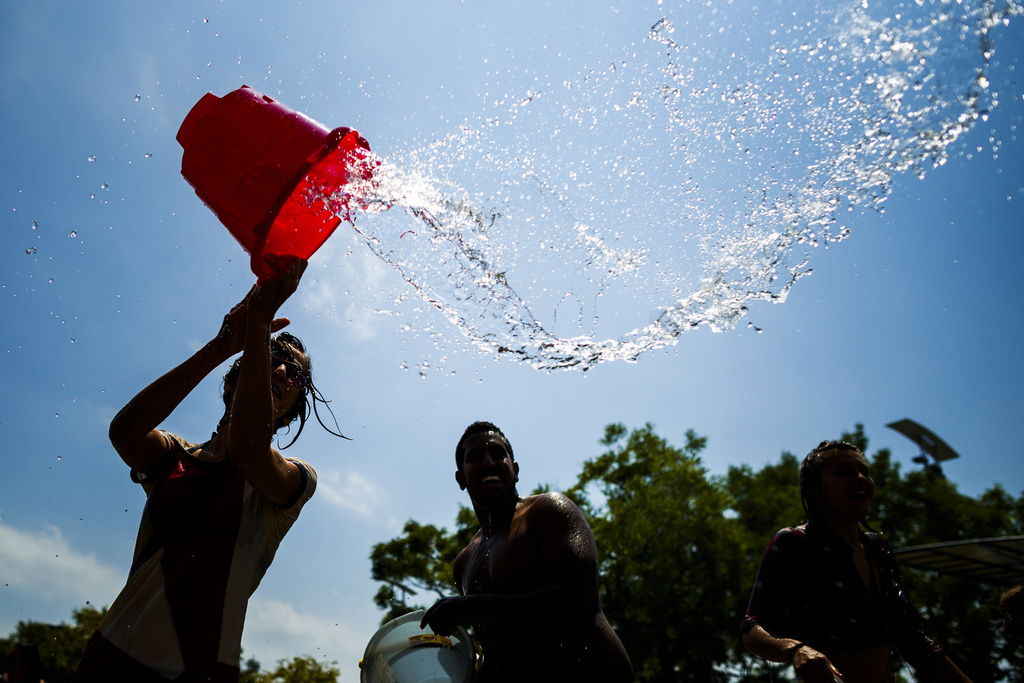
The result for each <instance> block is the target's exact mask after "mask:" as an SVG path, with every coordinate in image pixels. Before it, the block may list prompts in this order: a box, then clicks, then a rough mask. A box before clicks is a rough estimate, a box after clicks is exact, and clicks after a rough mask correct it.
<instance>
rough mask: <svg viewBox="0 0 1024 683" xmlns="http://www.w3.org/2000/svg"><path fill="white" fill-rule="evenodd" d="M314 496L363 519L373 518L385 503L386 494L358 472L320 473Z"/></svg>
mask: <svg viewBox="0 0 1024 683" xmlns="http://www.w3.org/2000/svg"><path fill="white" fill-rule="evenodd" d="M316 494H317V496H319V497H320V499H321V500H327V502H329V503H331V504H332V505H337V506H338V507H340V508H344V509H346V510H351V511H352V512H355V513H356V514H358V515H361V516H363V517H373V516H374V515H375V512H376V511H377V510H379V509H381V508H382V507H383V506H384V504H385V502H386V501H387V493H386V492H385V491H384V489H382V488H381V487H379V486H377V485H376V484H374V483H373V482H371V481H370V480H369V479H367V478H366V477H364V476H363V475H361V474H360V473H358V472H353V471H349V472H345V473H342V472H338V471H329V472H320V473H319V474H318V475H317V482H316Z"/></svg>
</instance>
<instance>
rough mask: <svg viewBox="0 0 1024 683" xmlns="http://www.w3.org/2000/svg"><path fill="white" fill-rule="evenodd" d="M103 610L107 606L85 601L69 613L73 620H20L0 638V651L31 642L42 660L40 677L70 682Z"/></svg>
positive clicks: (51, 681)
mask: <svg viewBox="0 0 1024 683" xmlns="http://www.w3.org/2000/svg"><path fill="white" fill-rule="evenodd" d="M106 613H107V610H106V608H104V609H102V610H98V609H96V608H95V607H92V606H90V605H86V606H84V607H82V608H80V609H76V610H74V611H73V612H72V613H71V617H72V619H73V621H74V624H67V623H65V622H63V621H62V622H61V623H59V624H56V625H54V624H44V623H42V622H38V621H19V622H18V625H17V626H16V627H15V629H14V631H12V632H11V633H10V634H9V635H8V636H7V637H6V638H0V652H3V653H4V655H6V654H7V653H8V652H10V650H11V648H12V647H13V646H14V645H16V644H19V643H25V644H28V645H34V646H35V647H36V648H37V649H38V650H39V657H40V659H41V661H42V677H43V680H45V681H46V682H47V683H69V682H70V681H71V677H72V676H73V675H74V673H75V667H77V666H78V660H80V659H81V658H82V653H83V652H85V646H86V644H87V643H88V642H89V638H91V637H92V633H93V631H95V630H96V627H97V626H99V623H100V620H102V619H103V615H104V614H106Z"/></svg>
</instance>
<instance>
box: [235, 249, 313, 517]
mask: <svg viewBox="0 0 1024 683" xmlns="http://www.w3.org/2000/svg"><path fill="white" fill-rule="evenodd" d="M305 269H306V262H305V261H304V260H301V259H294V260H291V261H290V262H289V263H288V265H287V267H286V268H285V269H283V270H282V271H281V272H279V273H278V274H277V275H275V276H274V277H272V278H271V279H270V280H268V281H267V282H265V283H263V284H262V285H257V286H256V287H255V288H254V289H253V290H252V292H250V294H249V297H248V298H247V299H246V301H245V307H246V323H245V333H244V338H243V349H242V352H243V353H242V367H241V370H240V372H239V375H238V384H237V385H236V386H235V388H234V397H233V398H232V401H231V412H230V418H229V420H228V428H227V457H228V458H229V459H230V460H231V461H232V462H233V463H234V464H235V466H236V467H238V469H239V470H241V472H242V475H243V476H244V477H245V478H246V480H247V481H248V482H249V483H250V484H252V486H253V488H255V489H256V490H257V491H258V492H259V493H260V494H262V495H263V496H265V497H266V498H268V499H269V500H271V501H273V502H274V503H276V504H278V505H283V504H284V503H286V502H288V501H289V500H291V499H292V498H293V497H294V495H295V492H296V491H298V489H299V487H300V486H301V485H302V473H301V471H300V470H299V468H298V466H297V465H295V463H292V462H290V461H288V460H285V459H284V458H283V457H282V456H281V454H280V453H278V452H277V450H275V449H274V448H273V447H272V446H271V440H272V439H273V436H274V421H275V419H276V417H278V416H275V403H274V393H273V390H272V379H271V367H270V366H271V362H270V336H271V334H272V333H273V331H274V327H275V318H274V315H275V314H276V313H277V309H278V308H280V306H281V304H283V303H284V302H285V301H286V300H287V299H288V297H289V296H291V295H292V294H293V293H294V292H295V290H296V288H297V287H298V285H299V280H300V279H301V277H302V273H303V272H304V271H305Z"/></svg>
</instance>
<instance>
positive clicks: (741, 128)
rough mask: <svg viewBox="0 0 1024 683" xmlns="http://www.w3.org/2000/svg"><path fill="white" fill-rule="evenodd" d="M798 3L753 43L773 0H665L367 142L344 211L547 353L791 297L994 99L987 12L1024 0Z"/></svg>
mask: <svg viewBox="0 0 1024 683" xmlns="http://www.w3.org/2000/svg"><path fill="white" fill-rule="evenodd" d="M807 12H808V14H807V16H806V17H800V18H799V19H800V20H799V21H797V19H796V18H795V17H791V16H786V17H782V18H779V19H778V27H779V28H778V29H777V30H775V31H771V33H772V34H773V35H777V36H778V38H777V39H776V40H774V41H773V42H772V43H770V44H768V45H765V46H762V47H760V48H757V47H751V45H750V43H749V42H748V41H744V40H743V37H744V36H748V35H754V34H763V33H764V21H765V16H764V12H762V13H761V14H760V15H757V16H754V17H753V18H752V19H751V21H753V22H755V24H756V25H754V24H752V25H750V26H744V25H743V24H742V23H738V22H737V20H736V18H735V17H731V18H730V22H729V23H728V24H727V25H726V24H725V23H718V24H717V26H718V28H717V31H716V30H714V29H715V27H716V21H714V20H709V21H708V22H707V23H702V22H700V21H691V22H687V26H686V27H681V28H677V27H675V26H674V25H673V22H672V20H671V19H670V18H663V19H661V20H659V21H657V22H656V23H655V24H654V25H653V27H652V28H651V30H650V33H649V35H648V36H647V37H646V39H645V40H644V41H643V42H642V43H640V44H638V45H634V46H631V47H630V49H629V51H627V52H626V53H624V54H623V55H622V57H621V58H620V59H616V60H615V61H613V62H612V63H610V64H609V65H608V66H607V67H606V68H603V69H591V70H587V71H584V72H582V73H580V74H578V77H577V78H574V79H567V80H564V81H563V82H562V83H548V84H547V85H546V87H545V88H543V89H533V90H529V91H527V92H525V94H523V95H521V96H507V97H506V98H505V99H503V100H500V101H499V102H498V103H497V107H498V109H499V112H500V113H498V114H495V115H491V116H487V117H482V118H481V119H480V120H479V121H477V122H475V123H474V124H473V125H468V124H467V125H465V126H463V127H462V128H461V129H459V130H458V131H455V132H453V133H452V134H450V135H448V136H447V137H445V138H443V139H440V140H437V141H435V142H433V143H432V144H430V145H427V146H425V147H423V148H420V149H414V150H410V151H408V152H406V153H404V154H400V155H397V156H396V157H395V158H393V159H390V160H379V159H378V160H375V161H376V163H380V167H379V169H378V171H377V173H376V176H375V180H374V182H372V183H364V184H363V185H362V186H360V187H355V188H352V187H349V188H346V189H345V191H346V192H349V193H352V194H355V195H357V196H361V197H363V198H364V200H365V206H366V207H367V213H366V215H360V217H359V220H358V221H356V223H355V228H356V230H357V231H358V232H359V234H360V235H361V236H362V237H363V239H364V241H365V243H366V244H367V246H368V247H369V248H370V249H371V250H372V251H373V252H374V253H375V254H376V255H377V256H378V257H380V258H381V259H383V260H384V261H386V262H387V263H388V264H390V265H391V266H393V267H394V268H395V269H396V270H397V271H398V272H400V273H401V275H402V277H403V278H404V280H405V281H406V282H407V283H408V284H409V286H411V287H412V288H414V289H415V290H416V292H417V293H418V294H419V295H420V296H421V297H422V298H423V299H425V300H426V301H428V302H430V303H431V304H433V305H434V306H436V307H437V308H438V309H439V310H440V311H441V312H442V313H443V314H444V315H445V316H446V318H447V319H448V320H450V321H451V322H452V323H453V324H454V325H456V326H457V327H458V328H459V329H460V330H461V331H462V332H463V333H464V334H465V335H466V336H467V337H468V338H469V339H471V340H472V341H473V342H474V343H475V344H476V345H478V346H479V347H480V348H482V349H485V350H487V351H491V352H497V353H498V354H502V355H509V356H512V357H515V358H518V359H521V360H523V361H525V362H527V363H529V364H531V365H532V366H534V367H536V368H539V369H546V370H553V369H560V368H580V369H584V370H586V369H587V368H590V367H592V366H594V365H595V364H598V363H601V362H604V361H608V360H617V359H618V360H626V361H635V360H636V359H637V358H638V357H639V356H640V355H641V354H643V353H645V352H647V351H650V350H652V349H657V348H661V347H665V346H667V345H671V344H674V343H676V342H677V341H678V340H679V338H680V335H682V333H684V332H685V331H687V330H691V329H694V328H696V327H698V326H701V325H707V326H709V327H711V328H712V329H713V330H716V331H721V330H726V329H730V328H732V327H733V326H735V325H736V324H737V322H738V321H739V320H740V319H741V318H742V317H743V316H744V315H745V314H746V312H747V310H748V307H749V306H750V304H751V302H754V301H770V302H781V301H784V300H785V299H786V296H787V294H788V292H789V290H790V288H791V287H792V286H793V285H794V283H795V282H797V280H799V279H800V278H801V277H803V276H804V275H806V274H808V273H810V272H811V268H810V255H811V251H812V250H813V249H814V248H815V247H817V246H819V245H827V244H829V243H834V242H838V241H841V240H842V239H843V238H844V237H846V235H847V234H848V232H849V230H848V228H847V226H846V225H845V224H843V222H842V220H841V217H842V216H844V215H846V214H847V213H849V212H851V211H854V210H864V209H871V208H874V209H880V208H881V207H882V204H883V203H884V201H885V199H886V197H887V196H888V194H889V192H890V184H891V180H892V177H893V175H894V174H898V173H904V172H907V171H910V172H913V173H915V174H917V175H919V176H923V175H924V174H925V173H926V171H927V170H929V169H930V168H934V167H936V166H938V165H941V164H943V163H945V161H946V158H947V154H948V152H947V150H948V148H949V146H950V145H951V144H952V143H953V142H954V141H956V140H957V139H958V138H959V137H960V136H961V135H963V134H964V133H965V132H966V131H967V130H969V129H970V128H971V126H972V125H974V124H975V123H976V122H977V121H978V120H979V119H982V118H984V117H985V116H987V112H988V110H989V109H990V108H991V107H993V106H995V105H996V104H997V101H998V93H995V92H993V91H992V89H991V87H990V84H989V83H988V80H987V68H988V63H989V60H990V58H991V56H992V54H993V51H994V50H995V41H994V39H993V36H992V32H993V30H994V29H996V28H997V27H1000V26H1004V25H1008V24H1009V22H1010V21H1011V20H1014V21H1015V20H1016V17H1018V16H1020V14H1021V12H1022V6H1021V5H1020V4H1019V2H1018V0H1007V2H1005V3H1001V4H997V3H995V2H991V1H986V0H978V1H975V2H972V1H971V0H958V1H957V2H955V3H954V2H949V1H947V0H934V1H932V2H928V1H926V0H913V1H911V2H904V3H895V4H893V3H887V4H886V5H885V7H882V8H873V7H869V4H868V2H867V0H859V1H858V2H857V3H856V4H853V5H842V6H839V7H834V8H831V9H826V8H823V7H820V6H819V7H814V6H811V7H809V8H808V9H807ZM698 24H699V25H700V27H701V29H700V30H701V31H702V32H703V33H695V31H696V30H697V29H696V28H695V26H696V25H698ZM709 29H712V30H710V31H709ZM385 209H390V210H389V211H384V210H385ZM622 330H628V331H626V332H622Z"/></svg>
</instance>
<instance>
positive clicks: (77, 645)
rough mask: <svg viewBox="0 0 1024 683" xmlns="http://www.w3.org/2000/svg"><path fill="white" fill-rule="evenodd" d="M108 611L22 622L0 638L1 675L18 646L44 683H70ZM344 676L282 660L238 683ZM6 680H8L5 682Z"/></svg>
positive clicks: (308, 660) (333, 682)
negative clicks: (35, 654)
mask: <svg viewBox="0 0 1024 683" xmlns="http://www.w3.org/2000/svg"><path fill="white" fill-rule="evenodd" d="M106 613H107V610H106V608H103V609H102V610H98V609H96V608H95V607H91V606H89V605H86V606H85V607H82V608H80V609H76V610H74V611H72V613H71V616H72V619H73V620H74V624H73V625H69V624H66V623H64V622H61V623H60V624H57V625H53V624H44V623H41V622H38V621H19V622H18V625H17V627H15V629H14V630H13V631H12V632H11V633H10V634H9V635H8V636H7V637H6V638H0V672H3V671H4V670H6V655H7V653H8V652H10V650H11V648H12V647H13V646H14V645H17V644H27V645H34V646H35V647H36V648H37V649H38V651H39V655H40V659H41V660H42V672H41V673H42V679H43V680H44V681H46V683H70V681H71V677H72V676H73V675H74V673H75V668H76V667H77V666H78V660H80V659H81V658H82V653H83V652H85V646H86V644H87V643H88V642H89V639H90V638H91V637H92V634H93V631H95V630H96V627H97V626H99V624H100V621H102V620H103V616H104V615H105V614H106ZM340 675H341V672H340V671H339V670H338V669H337V662H331V663H330V664H326V665H325V664H320V663H319V662H317V660H315V659H314V658H312V657H308V656H307V657H295V658H293V659H292V661H290V662H289V661H287V660H284V659H281V660H279V661H278V662H277V668H276V669H274V670H273V671H269V672H268V671H262V672H261V671H260V663H259V662H258V661H256V660H255V659H252V658H250V659H248V660H246V661H245V662H244V663H243V665H242V670H241V672H240V675H239V678H238V680H239V683H337V681H338V677H339V676H340ZM4 680H6V679H4Z"/></svg>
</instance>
